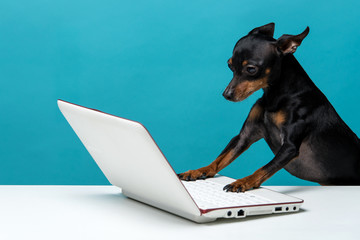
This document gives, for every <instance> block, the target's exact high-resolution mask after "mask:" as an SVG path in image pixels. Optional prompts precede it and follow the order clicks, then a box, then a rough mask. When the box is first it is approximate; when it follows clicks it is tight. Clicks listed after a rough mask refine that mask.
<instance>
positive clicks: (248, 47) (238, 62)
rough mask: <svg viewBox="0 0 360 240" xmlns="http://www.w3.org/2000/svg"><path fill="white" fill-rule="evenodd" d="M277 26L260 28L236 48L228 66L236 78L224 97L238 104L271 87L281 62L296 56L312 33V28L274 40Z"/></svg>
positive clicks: (250, 33)
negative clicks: (287, 57) (284, 57)
mask: <svg viewBox="0 0 360 240" xmlns="http://www.w3.org/2000/svg"><path fill="white" fill-rule="evenodd" d="M274 28H275V24H274V23H269V24H266V25H264V26H261V27H257V28H255V29H253V30H251V31H250V32H249V34H248V35H246V36H245V37H243V38H241V39H240V40H239V41H238V42H237V43H236V45H235V47H234V50H233V55H232V57H231V58H230V59H229V60H228V66H229V68H230V70H231V71H232V72H233V79H232V80H231V82H230V83H229V85H228V86H227V87H226V89H225V91H224V93H223V96H224V97H225V98H226V99H227V100H230V101H233V102H238V101H242V100H244V99H246V98H247V97H248V96H250V95H251V94H253V93H254V92H256V91H257V90H259V89H261V88H263V89H264V88H267V87H268V86H269V84H270V83H271V79H272V78H275V77H278V75H279V73H280V71H281V59H282V57H283V56H285V55H287V54H292V53H294V52H295V51H296V49H297V47H298V46H300V44H301V42H302V40H303V39H304V38H305V37H306V36H307V34H308V33H309V27H307V28H306V29H305V31H304V32H302V33H300V34H298V35H287V34H285V35H283V36H281V37H280V38H279V39H277V40H276V39H274V38H273V35H274Z"/></svg>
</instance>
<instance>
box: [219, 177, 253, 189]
mask: <svg viewBox="0 0 360 240" xmlns="http://www.w3.org/2000/svg"><path fill="white" fill-rule="evenodd" d="M251 180H252V179H251V178H250V177H245V178H242V179H238V180H236V181H235V182H233V183H230V184H228V185H226V186H225V187H224V191H226V192H245V191H247V190H249V189H252V188H257V187H260V183H257V182H256V181H251Z"/></svg>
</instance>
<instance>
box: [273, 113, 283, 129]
mask: <svg viewBox="0 0 360 240" xmlns="http://www.w3.org/2000/svg"><path fill="white" fill-rule="evenodd" d="M271 117H272V120H273V122H274V123H275V125H276V126H277V127H278V128H280V127H281V126H282V125H283V124H284V122H285V121H286V114H285V112H284V111H283V110H280V111H278V112H276V113H273V114H272V116H271Z"/></svg>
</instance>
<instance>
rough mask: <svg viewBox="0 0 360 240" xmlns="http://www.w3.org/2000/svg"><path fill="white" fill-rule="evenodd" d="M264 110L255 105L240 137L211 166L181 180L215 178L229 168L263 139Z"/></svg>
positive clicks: (186, 173) (191, 172) (234, 139)
mask: <svg viewBox="0 0 360 240" xmlns="http://www.w3.org/2000/svg"><path fill="white" fill-rule="evenodd" d="M261 115H262V108H261V107H260V106H259V105H258V104H255V105H254V107H253V108H252V109H251V111H250V114H249V116H248V118H247V119H246V121H245V123H244V125H243V127H242V129H241V131H240V133H239V135H237V136H235V137H234V138H233V139H232V140H231V141H230V142H229V144H228V145H227V146H226V147H225V149H224V150H223V151H222V152H221V154H220V155H219V156H218V157H217V158H216V159H215V161H213V162H212V163H211V164H210V165H208V166H206V167H202V168H199V169H196V170H189V171H187V172H184V173H180V174H178V176H179V178H180V179H182V180H187V181H194V180H196V179H205V178H208V177H213V176H215V174H216V173H218V172H219V171H220V170H222V169H223V168H225V167H226V166H228V165H229V164H230V163H231V162H232V161H234V160H235V159H236V158H237V157H238V156H240V154H242V153H243V152H244V151H246V150H247V149H248V148H249V147H250V146H251V144H253V143H254V142H256V141H258V140H260V139H261V138H263V137H264V136H263V131H262V121H261Z"/></svg>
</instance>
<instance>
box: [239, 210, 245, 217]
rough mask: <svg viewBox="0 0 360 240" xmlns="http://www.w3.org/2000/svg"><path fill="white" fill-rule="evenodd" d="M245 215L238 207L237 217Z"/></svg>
mask: <svg viewBox="0 0 360 240" xmlns="http://www.w3.org/2000/svg"><path fill="white" fill-rule="evenodd" d="M244 216H245V211H244V210H242V209H240V210H239V211H238V212H237V217H244Z"/></svg>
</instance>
